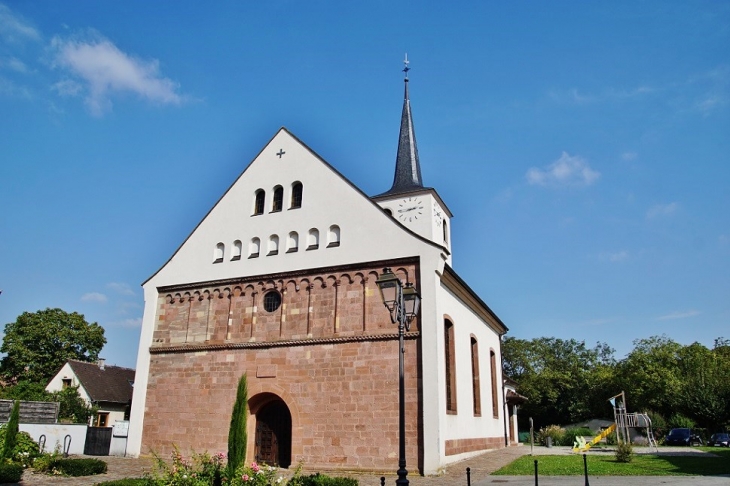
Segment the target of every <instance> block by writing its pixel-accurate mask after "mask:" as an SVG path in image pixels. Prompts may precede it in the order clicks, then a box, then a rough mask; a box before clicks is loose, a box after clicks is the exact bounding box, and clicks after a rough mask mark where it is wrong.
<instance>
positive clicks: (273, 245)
mask: <svg viewBox="0 0 730 486" xmlns="http://www.w3.org/2000/svg"><path fill="white" fill-rule="evenodd" d="M278 254H279V236H277V235H271V236H269V252H268V253H267V254H266V256H272V255H278Z"/></svg>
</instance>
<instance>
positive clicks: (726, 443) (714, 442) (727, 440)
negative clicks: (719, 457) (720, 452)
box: [707, 432, 730, 447]
mask: <svg viewBox="0 0 730 486" xmlns="http://www.w3.org/2000/svg"><path fill="white" fill-rule="evenodd" d="M707 445H708V446H718V447H730V434H726V433H725V432H718V433H717V434H712V437H710V440H708V441H707Z"/></svg>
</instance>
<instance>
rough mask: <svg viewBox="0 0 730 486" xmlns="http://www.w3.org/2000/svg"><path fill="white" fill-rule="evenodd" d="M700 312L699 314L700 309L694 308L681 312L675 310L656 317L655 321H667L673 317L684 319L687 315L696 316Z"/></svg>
mask: <svg viewBox="0 0 730 486" xmlns="http://www.w3.org/2000/svg"><path fill="white" fill-rule="evenodd" d="M700 314H701V312H700V311H698V310H694V309H693V310H688V311H682V312H679V311H677V312H672V313H670V314H667V315H664V316H660V317H657V318H656V320H657V321H668V320H673V319H685V318H687V317H694V316H698V315H700Z"/></svg>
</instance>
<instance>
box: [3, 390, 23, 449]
mask: <svg viewBox="0 0 730 486" xmlns="http://www.w3.org/2000/svg"><path fill="white" fill-rule="evenodd" d="M19 422H20V402H19V401H15V402H13V410H12V411H11V412H10V419H9V420H8V427H7V429H6V430H5V440H4V441H3V452H2V458H3V459H11V458H12V457H13V449H15V444H16V443H17V440H18V432H19Z"/></svg>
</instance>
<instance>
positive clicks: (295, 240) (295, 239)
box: [286, 231, 299, 253]
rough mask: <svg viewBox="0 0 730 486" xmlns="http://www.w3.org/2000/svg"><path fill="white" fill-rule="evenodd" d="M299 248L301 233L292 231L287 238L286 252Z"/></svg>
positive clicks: (292, 251)
mask: <svg viewBox="0 0 730 486" xmlns="http://www.w3.org/2000/svg"><path fill="white" fill-rule="evenodd" d="M298 250H299V233H297V232H296V231H292V232H291V233H289V238H287V239H286V252H287V253H294V252H295V251H298Z"/></svg>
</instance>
